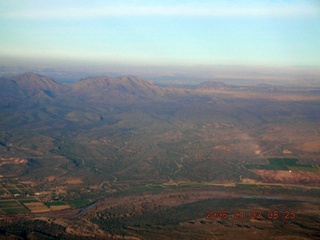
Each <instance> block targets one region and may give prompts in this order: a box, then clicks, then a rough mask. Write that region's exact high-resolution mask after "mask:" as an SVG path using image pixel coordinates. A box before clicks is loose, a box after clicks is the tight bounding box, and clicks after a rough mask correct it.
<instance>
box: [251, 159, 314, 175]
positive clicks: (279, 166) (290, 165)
mask: <svg viewBox="0 0 320 240" xmlns="http://www.w3.org/2000/svg"><path fill="white" fill-rule="evenodd" d="M267 160H268V162H269V163H268V164H247V165H245V167H246V168H247V169H259V170H283V171H289V170H291V171H305V172H317V171H319V170H318V168H316V167H314V166H311V165H305V164H297V162H298V161H299V159H296V158H268V159H267Z"/></svg>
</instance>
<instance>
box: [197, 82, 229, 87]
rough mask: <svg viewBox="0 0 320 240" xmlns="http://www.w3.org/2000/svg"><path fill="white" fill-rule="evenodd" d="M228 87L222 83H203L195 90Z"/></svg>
mask: <svg viewBox="0 0 320 240" xmlns="http://www.w3.org/2000/svg"><path fill="white" fill-rule="evenodd" d="M227 88H228V85H226V84H225V83H223V82H217V81H205V82H202V83H200V84H199V85H198V87H197V89H227Z"/></svg>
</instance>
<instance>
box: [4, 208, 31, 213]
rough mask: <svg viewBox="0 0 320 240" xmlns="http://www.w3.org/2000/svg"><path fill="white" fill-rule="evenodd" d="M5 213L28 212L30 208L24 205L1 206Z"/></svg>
mask: <svg viewBox="0 0 320 240" xmlns="http://www.w3.org/2000/svg"><path fill="white" fill-rule="evenodd" d="M1 210H2V211H3V212H5V214H26V213H29V210H27V209H26V208H23V207H17V208H1Z"/></svg>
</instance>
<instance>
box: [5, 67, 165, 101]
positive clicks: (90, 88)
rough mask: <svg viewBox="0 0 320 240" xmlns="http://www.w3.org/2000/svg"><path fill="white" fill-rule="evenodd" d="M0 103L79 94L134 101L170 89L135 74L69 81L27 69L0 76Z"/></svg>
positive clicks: (154, 95) (161, 95) (104, 98)
mask: <svg viewBox="0 0 320 240" xmlns="http://www.w3.org/2000/svg"><path fill="white" fill-rule="evenodd" d="M0 84H1V89H0V104H1V105H8V104H14V103H15V104H17V103H21V102H25V101H39V100H40V99H42V100H44V99H45V100H47V101H52V100H55V99H64V98H69V97H76V98H79V99H85V100H87V101H90V100H95V101H96V100H103V101H107V100H109V101H111V102H112V101H116V100H117V99H119V98H120V99H121V101H134V100H139V99H148V98H154V97H164V96H166V95H168V94H170V92H169V90H167V89H163V88H161V87H158V86H155V85H154V84H152V83H150V82H148V81H144V80H142V79H139V78H137V77H134V76H123V77H117V78H109V77H106V76H92V77H87V78H84V79H81V80H80V81H78V82H76V83H74V84H70V85H66V84H60V83H58V82H56V81H54V80H53V79H51V78H49V77H46V76H42V75H39V74H36V73H32V72H27V73H24V74H21V75H19V76H15V77H11V78H4V77H2V78H0Z"/></svg>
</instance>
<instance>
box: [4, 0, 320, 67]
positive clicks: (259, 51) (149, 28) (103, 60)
mask: <svg viewBox="0 0 320 240" xmlns="http://www.w3.org/2000/svg"><path fill="white" fill-rule="evenodd" d="M0 60H1V64H5V63H6V61H7V62H8V63H9V62H10V61H11V62H12V61H15V60H17V61H22V62H34V63H43V62H50V61H51V62H60V63H66V64H71V63H75V62H82V63H90V64H106V65H107V64H111V65H112V64H113V65H131V66H148V65H150V66H151V65H152V66H171V65H175V66H196V65H249V66H250V65H268V66H320V1H319V0H301V1H295V0H292V1H289V0H287V1H285V0H283V1H281V0H279V1H277V0H269V1H267V0H266V1H263V0H261V1H250V0H249V1H247V0H246V1H241V0H229V1H218V0H217V1H215V0H212V1H208V0H203V1H198V0H188V1H187V0H185V1H183V0H180V1H176V0H161V1H154V0H148V1H135V0H130V1H123V0H117V1H115V0H110V1H108V0H105V1H97V0H91V1H81V0H80V1H74V0H64V1H59V0H48V1H43V0H23V1H20V0H11V1H5V0H2V1H0Z"/></svg>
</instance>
